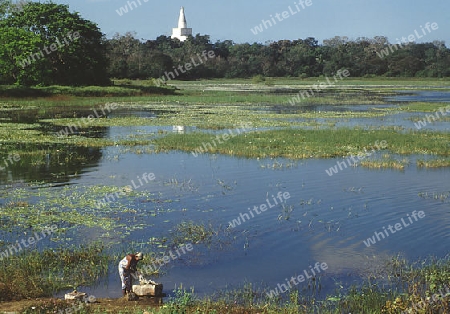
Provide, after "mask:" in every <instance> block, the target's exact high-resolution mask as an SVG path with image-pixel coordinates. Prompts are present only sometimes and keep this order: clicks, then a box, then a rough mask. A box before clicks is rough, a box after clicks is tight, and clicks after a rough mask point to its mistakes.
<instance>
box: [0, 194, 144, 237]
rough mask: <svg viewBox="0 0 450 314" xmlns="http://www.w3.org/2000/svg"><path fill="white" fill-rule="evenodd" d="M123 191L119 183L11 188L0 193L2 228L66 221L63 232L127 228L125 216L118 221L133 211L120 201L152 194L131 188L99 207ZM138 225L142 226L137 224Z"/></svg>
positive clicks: (41, 225) (42, 225) (60, 230)
mask: <svg viewBox="0 0 450 314" xmlns="http://www.w3.org/2000/svg"><path fill="white" fill-rule="evenodd" d="M118 191H120V188H118V187H116V186H103V185H102V186H89V187H79V186H65V187H63V188H61V189H49V188H48V186H34V188H33V189H29V188H27V189H25V188H8V189H5V190H3V191H1V192H0V196H1V198H2V200H3V202H2V203H3V204H1V206H0V213H1V222H2V229H3V230H5V229H6V228H12V227H23V228H25V229H26V228H27V227H28V226H33V227H34V228H38V227H44V226H47V225H51V224H53V223H55V224H63V227H61V228H58V231H59V232H63V231H64V230H65V229H67V228H72V227H79V226H86V227H90V228H100V229H104V230H116V231H117V234H120V232H119V228H120V227H122V226H123V227H126V226H127V224H126V221H125V220H124V219H122V220H121V222H120V223H119V220H118V219H113V218H117V216H118V215H119V214H122V213H127V212H129V211H130V208H128V207H127V206H126V205H123V203H122V202H121V201H123V200H129V199H135V198H137V197H149V196H150V194H149V192H146V191H131V192H127V193H124V194H123V195H120V197H121V200H119V198H118V197H117V196H116V200H117V201H116V202H107V203H105V204H104V205H103V206H101V207H100V208H98V202H99V201H100V200H101V199H103V198H104V197H105V195H107V194H113V193H115V192H118ZM133 226H135V227H136V228H137V227H139V226H138V225H137V224H134V225H133Z"/></svg>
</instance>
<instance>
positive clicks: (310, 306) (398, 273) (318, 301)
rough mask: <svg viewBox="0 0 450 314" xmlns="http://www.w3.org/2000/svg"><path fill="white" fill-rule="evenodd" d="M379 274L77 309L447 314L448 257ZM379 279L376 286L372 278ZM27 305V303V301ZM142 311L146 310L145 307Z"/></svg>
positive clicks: (400, 264) (180, 291)
mask: <svg viewBox="0 0 450 314" xmlns="http://www.w3.org/2000/svg"><path fill="white" fill-rule="evenodd" d="M383 269H384V271H383V273H382V274H379V275H377V276H376V277H374V275H373V274H367V275H368V277H370V278H371V281H366V283H365V284H364V285H363V286H361V287H350V288H347V289H343V287H339V288H337V290H336V293H334V294H330V295H328V296H327V297H325V298H315V297H312V296H309V297H308V296H307V295H308V294H310V292H309V293H308V292H306V291H298V290H291V291H289V292H286V293H285V294H284V295H281V296H279V297H276V298H269V297H268V296H267V294H266V292H267V291H266V290H265V289H261V288H257V287H255V286H252V285H251V284H245V285H244V286H242V287H240V288H237V289H229V290H226V291H222V292H219V293H217V294H215V295H213V296H211V297H208V298H198V297H197V296H196V294H195V291H194V289H193V288H191V289H185V288H183V287H178V288H177V289H175V290H174V291H173V293H172V296H171V297H169V298H168V299H167V300H166V301H165V304H164V305H162V306H152V307H149V306H148V305H146V304H147V302H145V301H144V300H143V301H142V303H140V302H137V303H135V302H128V301H125V300H123V299H121V300H116V301H114V300H106V299H99V300H98V301H97V302H96V303H93V304H87V305H83V306H82V307H81V308H80V312H79V313H116V312H117V310H118V307H119V308H120V312H121V313H123V314H126V313H130V314H142V313H158V314H173V313H185V314H194V313H197V314H199V313H236V314H237V313H260V314H262V313H264V314H275V313H286V314H291V313H292V314H294V313H304V314H307V313H324V314H337V313H372V314H381V313H388V314H400V313H447V312H448V311H449V310H450V307H449V302H450V286H449V284H448V282H449V280H450V260H449V259H448V258H443V259H440V260H437V259H434V258H429V259H427V260H420V261H418V262H416V263H407V262H405V260H403V259H400V258H394V259H392V260H391V261H390V262H388V263H387V264H386V265H384V266H383ZM375 279H378V280H381V279H382V280H383V281H384V282H385V284H384V285H383V286H379V285H376V284H373V282H372V280H375ZM27 304H29V302H28V303H27ZM1 305H2V304H1V303H0V306H1ZM71 306H72V305H71V304H68V303H65V302H61V301H56V300H53V301H41V302H35V303H33V305H32V306H30V305H27V306H25V307H24V308H22V312H21V313H39V314H40V313H48V312H53V311H57V310H60V309H64V308H69V307H71ZM32 308H33V309H32ZM145 311H146V312H145Z"/></svg>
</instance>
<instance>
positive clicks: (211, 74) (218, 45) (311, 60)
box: [107, 33, 450, 80]
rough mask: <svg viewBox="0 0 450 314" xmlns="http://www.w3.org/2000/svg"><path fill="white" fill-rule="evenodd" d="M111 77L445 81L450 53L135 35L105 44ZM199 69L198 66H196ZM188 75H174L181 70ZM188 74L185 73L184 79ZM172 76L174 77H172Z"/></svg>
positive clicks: (339, 40) (340, 42)
mask: <svg viewBox="0 0 450 314" xmlns="http://www.w3.org/2000/svg"><path fill="white" fill-rule="evenodd" d="M107 46H108V48H107V54H108V56H107V57H108V59H109V61H110V64H109V68H108V75H109V76H110V77H114V78H128V79H148V78H157V77H164V78H166V79H167V77H168V74H170V73H169V72H172V73H177V75H176V76H177V78H178V79H186V80H188V79H200V78H247V77H253V76H257V75H262V76H267V77H300V78H306V77H317V76H320V75H331V74H333V73H335V72H336V71H337V70H338V69H342V68H345V69H347V70H348V71H349V72H350V74H351V76H352V77H370V76H389V77H447V76H450V49H448V48H447V47H446V46H445V43H444V42H442V41H434V42H432V43H423V44H417V43H407V44H402V45H399V44H397V43H393V44H391V43H389V41H388V39H387V38H386V37H381V36H379V37H375V38H358V39H356V40H349V39H348V38H347V37H339V36H337V37H334V38H332V39H328V40H324V42H323V44H319V43H318V41H317V40H316V39H314V38H312V37H308V38H306V39H298V40H280V41H277V42H268V43H265V44H261V43H253V44H248V43H245V44H236V43H234V42H233V41H231V40H225V41H217V42H215V43H212V42H211V41H210V39H209V36H207V35H203V36H202V35H199V34H197V35H196V36H195V37H190V38H188V39H187V40H186V41H185V42H180V41H178V40H172V39H171V38H170V37H167V36H159V37H158V38H156V40H147V41H145V42H142V41H140V40H138V39H136V38H135V35H134V34H132V33H126V34H125V35H118V34H117V35H115V36H114V38H112V39H110V40H107ZM204 51H206V52H209V51H214V54H215V58H213V59H208V60H207V61H206V62H204V63H203V64H201V65H197V66H193V67H192V69H190V70H189V71H186V70H185V69H184V66H185V64H187V63H192V61H191V60H192V58H194V61H195V60H198V55H201V54H202V52H204ZM197 63H198V62H197ZM179 67H181V70H184V71H180V70H178V71H175V69H179ZM183 72H184V73H183ZM171 76H173V75H171Z"/></svg>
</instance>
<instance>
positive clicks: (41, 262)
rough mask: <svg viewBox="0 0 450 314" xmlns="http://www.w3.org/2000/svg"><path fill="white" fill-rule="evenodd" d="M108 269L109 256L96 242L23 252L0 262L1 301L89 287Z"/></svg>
mask: <svg viewBox="0 0 450 314" xmlns="http://www.w3.org/2000/svg"><path fill="white" fill-rule="evenodd" d="M107 270H108V256H107V255H106V254H105V253H104V251H103V246H102V245H101V244H98V243H92V244H90V245H89V246H82V247H78V248H73V247H71V248H58V249H46V250H43V251H41V252H38V251H36V250H33V251H29V250H27V251H22V252H20V253H18V254H14V255H11V256H9V257H7V258H4V259H0V301H7V300H20V299H25V298H37V297H45V296H51V295H53V293H55V292H58V291H61V290H64V289H70V288H72V289H76V288H78V287H79V286H82V285H83V286H85V285H90V284H93V283H94V282H95V281H97V280H98V279H99V278H100V277H101V276H104V275H105V274H107Z"/></svg>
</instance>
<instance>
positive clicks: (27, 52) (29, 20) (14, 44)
mask: <svg viewBox="0 0 450 314" xmlns="http://www.w3.org/2000/svg"><path fill="white" fill-rule="evenodd" d="M0 30H1V31H0V42H2V45H1V46H0V65H1V67H0V75H1V78H0V79H1V80H2V82H3V83H18V84H23V85H36V84H43V85H49V84H60V85H105V84H107V83H108V82H109V81H108V79H107V72H106V69H107V59H106V51H105V43H104V41H105V39H104V36H103V34H102V33H101V32H100V30H99V28H98V27H97V25H96V24H94V23H92V22H90V21H88V20H85V19H83V18H81V17H80V16H79V14H78V13H71V12H69V8H68V6H66V5H59V4H55V3H34V2H30V3H26V4H24V5H22V6H21V8H20V10H8V11H7V13H6V14H3V15H2V18H0Z"/></svg>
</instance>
